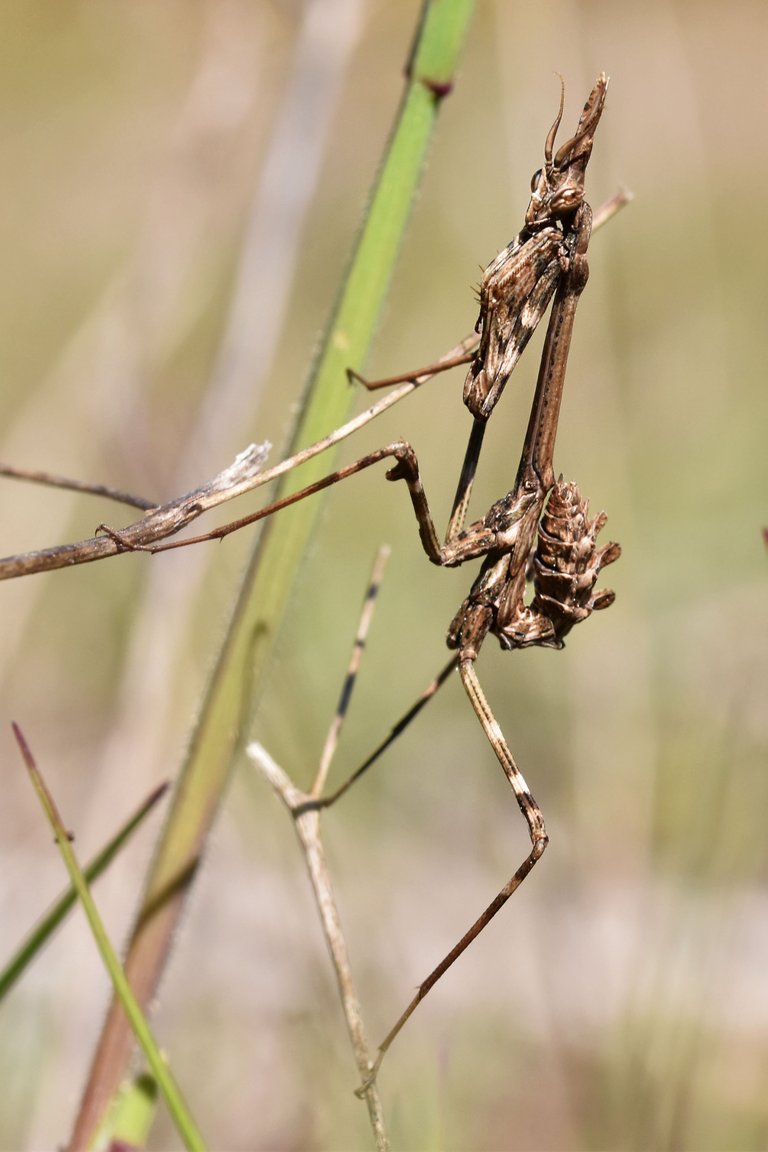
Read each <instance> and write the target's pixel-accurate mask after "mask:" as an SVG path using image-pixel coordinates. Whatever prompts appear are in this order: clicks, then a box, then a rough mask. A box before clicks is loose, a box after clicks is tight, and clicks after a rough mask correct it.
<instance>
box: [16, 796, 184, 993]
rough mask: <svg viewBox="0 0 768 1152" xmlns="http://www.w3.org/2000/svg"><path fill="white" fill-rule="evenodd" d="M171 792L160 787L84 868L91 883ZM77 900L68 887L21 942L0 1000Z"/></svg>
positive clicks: (75, 893) (73, 892) (75, 894)
mask: <svg viewBox="0 0 768 1152" xmlns="http://www.w3.org/2000/svg"><path fill="white" fill-rule="evenodd" d="M167 790H168V785H167V784H161V785H160V786H159V787H158V788H155V790H154V791H153V792H152V793H151V794H150V795H149V796H148V797H147V799H146V800H145V801H144V802H143V804H142V805H141V806H140V808H139V809H138V811H137V812H135V813H134V815H133V816H131V818H130V819H129V820H128V821H127V822H126V823H125V824H124V825H123V827H122V828H121V829H120V830H119V832H117V834H116V835H115V836H114V837H113V838H112V839H111V840H110V842H109V843H108V844H107V845H106V847H104V848H102V850H101V852H99V854H98V855H97V856H94V858H93V860H91V862H90V863H89V864H88V865H86V867H85V868H84V869H83V875H84V876H85V878H86V880H87V881H88V883H89V884H92V883H93V881H94V880H96V879H97V878H98V877H99V876H101V874H102V872H104V871H105V870H106V869H107V868H108V867H109V865H110V864H111V863H112V861H113V860H114V858H115V856H117V854H118V852H119V851H120V849H121V848H122V847H123V846H124V845H125V844H126V843H127V842H128V840H130V838H131V836H132V835H133V833H134V832H135V831H136V830H137V829H138V828H139V827H140V826H141V825H142V824H143V823H144V820H145V818H146V817H147V816H148V815H149V813H150V812H151V811H152V809H153V808H154V807H155V805H156V804H157V802H158V800H159V799H160V798H161V797H162V796H164V795H165V793H166V792H167ZM76 900H77V892H76V891H75V889H74V888H69V889H68V890H67V891H66V892H64V893H63V895H62V896H60V897H59V899H58V900H57V901H56V902H55V903H54V904H53V905H52V906H51V907H50V908H49V910H48V911H47V912H46V913H45V914H44V915H43V917H42V918H41V920H40V921H39V923H38V924H36V925H35V927H34V928H33V929H32V931H31V932H30V934H29V936H28V937H27V938H26V939H25V940H24V941H23V942H22V943H21V945H20V946H19V948H18V949H17V950H16V952H15V953H14V954H13V956H12V957H11V959H10V960H9V961H8V963H7V964H6V965H5V967H4V968H3V970H2V972H0V1001H1V1000H3V998H4V997H5V996H6V995H7V994H8V992H10V990H11V988H12V987H13V985H14V984H15V983H16V981H17V980H18V979H19V978H20V977H21V975H22V974H23V973H24V971H25V970H26V969H27V968H28V967H29V965H30V964H31V963H32V961H33V960H34V958H35V957H36V956H37V955H38V953H39V952H40V950H41V949H42V948H43V945H45V944H46V943H47V942H48V940H49V939H50V938H51V936H52V935H53V933H54V932H55V931H56V929H57V928H58V926H59V924H61V922H62V920H64V918H65V917H66V915H67V913H68V912H69V911H70V909H71V908H72V907H73V905H74V904H75V901H76Z"/></svg>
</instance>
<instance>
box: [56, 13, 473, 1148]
mask: <svg viewBox="0 0 768 1152" xmlns="http://www.w3.org/2000/svg"><path fill="white" fill-rule="evenodd" d="M473 6H474V5H473V0H430V2H428V3H426V4H425V5H424V6H423V9H422V13H421V19H420V23H419V28H418V31H417V34H416V37H415V40H414V45H413V48H412V51H411V55H410V60H409V67H408V74H407V81H406V88H405V92H404V95H403V99H402V101H401V104H400V108H399V110H398V114H397V117H396V121H395V126H394V129H393V132H392V135H391V137H390V140H389V142H388V145H387V149H386V152H385V156H384V160H383V163H382V166H381V169H380V172H379V175H378V177H377V182H376V186H375V188H374V192H373V196H372V198H371V201H370V204H369V208H368V212H367V216H366V220H365V225H364V227H363V229H362V232H361V233H360V236H359V239H358V242H357V247H356V250H355V252H354V256H353V258H352V261H351V263H350V266H349V269H348V272H347V275H346V277H345V280H344V283H343V286H342V289H341V292H340V295H339V298H338V300H337V303H336V306H335V308H334V311H333V315H332V319H331V322H330V324H329V327H328V330H327V332H326V335H325V339H324V342H323V346H322V349H321V352H320V355H319V358H318V361H317V364H316V367H315V370H314V372H313V373H312V376H311V378H310V382H309V384H308V386H307V389H306V390H305V394H304V400H303V404H302V408H301V412H300V415H299V420H298V423H297V427H296V431H295V433H294V435H293V438H292V441H291V444H290V450H291V451H294V450H295V449H296V448H297V447H299V446H301V445H306V444H310V443H312V442H313V441H315V440H318V439H320V438H321V437H322V436H323V435H325V434H326V433H327V432H329V431H330V430H331V429H333V428H335V427H336V426H337V425H338V424H340V423H342V422H343V420H344V419H345V418H346V417H347V415H348V413H349V410H350V408H351V405H352V403H353V402H354V400H355V391H354V389H351V388H350V387H349V385H348V383H347V379H346V375H345V370H346V368H347V367H348V366H353V367H356V368H361V367H362V366H363V365H364V363H365V359H366V356H367V353H368V349H369V346H370V343H371V340H372V339H373V336H374V333H375V330H376V325H377V323H378V320H379V316H380V313H381V309H382V306H383V303H384V300H385V297H386V294H387V290H388V288H389V284H390V281H391V277H392V272H393V268H394V264H395V260H396V257H397V253H398V250H399V247H400V243H401V241H402V236H403V232H404V229H405V226H406V223H407V219H408V216H409V213H410V210H411V207H412V205H413V202H414V198H415V195H416V191H417V187H418V183H419V179H420V176H421V172H422V168H423V164H424V159H425V155H426V152H427V148H428V144H429V141H430V137H431V134H432V130H433V127H434V124H435V119H436V115H437V111H438V108H439V105H440V103H441V99H442V97H444V96H445V95H446V94H447V93H448V92H449V91H450V89H451V85H452V82H453V75H454V69H455V66H456V60H457V55H458V52H459V50H460V47H461V44H462V42H463V39H464V36H465V33H466V29H467V26H468V23H469V18H470V16H471V12H472V8H473ZM332 468H333V460H332V458H331V459H329V458H326V457H319V458H317V459H316V460H313V461H311V462H310V463H309V464H308V465H307V466H306V467H305V468H303V469H302V473H301V483H302V484H303V483H311V482H312V481H313V480H314V479H316V478H318V477H320V476H322V475H324V474H325V473H326V472H328V471H330V470H331V469H332ZM288 479H289V481H290V477H289V478H288ZM287 490H288V484H286V485H285V486H284V487H283V489H282V491H283V492H285V491H287ZM319 506H320V501H319V500H318V499H312V500H308V501H305V502H303V503H302V504H299V505H297V506H296V508H295V509H294V514H293V515H291V516H288V517H285V518H283V517H276V518H275V519H274V520H273V521H269V522H267V524H266V527H265V529H264V531H263V533H262V535H261V537H260V540H259V542H258V545H257V547H256V549H255V552H254V555H253V557H252V559H251V562H250V565H249V567H248V570H247V572H246V576H245V579H244V582H243V585H242V588H241V591H240V595H239V597H238V601H237V604H236V607H235V610H234V613H233V617H232V622H231V624H230V627H229V630H228V633H227V636H226V638H225V641H224V645H223V648H222V651H221V653H220V656H219V659H218V662H217V665H216V668H215V670H214V673H213V676H212V679H211V683H210V686H209V689H208V692H207V695H206V697H205V699H204V701H203V704H202V708H201V712H200V717H199V720H198V725H197V729H196V731H195V733H194V736H193V740H192V744H191V747H190V751H189V755H188V758H187V762H186V764H185V766H184V769H183V773H182V777H181V780H180V783H179V787H178V788H177V790H176V793H175V797H174V802H173V805H172V808H171V811H170V814H169V817H168V821H167V824H166V828H165V830H164V834H163V837H162V839H161V842H160V845H159V848H158V851H157V854H156V856H155V860H154V862H153V866H152V869H151V873H150V876H149V879H148V882H147V886H146V890H145V896H144V901H143V908H142V912H141V914H140V917H139V921H138V924H137V928H136V931H135V934H134V937H133V940H132V942H131V947H130V951H129V955H128V958H127V961H126V971H127V972H128V974H129V977H130V980H131V984H132V986H133V987H134V988H135V989H136V990H137V995H138V997H139V999H140V1001H141V1002H142V1003H144V1004H146V1003H148V1002H149V1001H150V1000H151V998H152V996H153V995H154V994H155V991H156V988H157V985H158V982H159V979H160V976H161V974H162V970H163V967H164V965H165V961H166V958H167V955H168V951H169V948H170V944H171V939H172V935H173V932H174V930H175V927H176V924H177V922H178V917H179V914H180V911H181V904H182V900H183V898H184V895H185V894H186V891H187V889H188V887H189V884H190V881H191V879H192V877H193V876H194V873H195V870H196V868H197V865H198V863H199V861H200V859H201V857H202V854H203V850H204V845H205V840H206V837H207V835H208V832H209V829H210V827H211V823H212V820H213V817H214V815H215V812H216V809H217V807H218V805H219V802H220V800H221V796H222V793H223V791H224V789H225V786H226V782H227V779H228V776H229V772H230V769H231V766H232V763H233V760H234V758H235V756H236V754H237V753H238V752H239V750H240V749H241V747H242V742H243V737H244V735H245V734H246V733H247V725H248V722H249V720H250V718H251V716H252V715H253V712H254V710H255V708H256V707H257V705H258V694H259V689H260V686H261V683H262V679H263V676H264V673H265V670H266V668H267V666H268V662H269V659H270V657H271V654H272V649H273V644H274V641H275V638H276V636H277V634H278V631H279V627H280V622H281V620H282V618H283V616H284V613H285V610H286V606H287V604H288V601H289V597H290V594H291V589H292V587H293V581H294V578H295V576H296V573H297V571H298V568H299V566H300V563H301V559H302V556H303V554H304V551H305V549H306V547H307V545H308V542H309V539H310V536H311V533H312V529H313V526H314V523H315V520H316V518H317V515H318V511H319ZM130 1043H131V1042H130V1036H129V1034H128V1033H127V1032H126V1030H125V1027H124V1024H123V1023H122V1022H121V1020H120V1014H119V1012H118V1011H117V1010H116V1008H115V1006H114V1005H113V1008H112V1010H111V1011H110V1015H109V1018H108V1021H107V1024H106V1026H105V1030H104V1032H103V1033H102V1037H101V1041H100V1044H99V1048H98V1050H97V1053H96V1056H95V1058H94V1064H93V1071H92V1077H91V1081H90V1083H89V1086H88V1089H87V1090H86V1096H85V1098H84V1102H83V1108H82V1111H81V1116H80V1119H79V1121H78V1127H77V1130H76V1136H78V1137H82V1136H83V1134H85V1133H87V1132H89V1131H91V1130H92V1128H93V1126H94V1125H96V1124H97V1123H98V1119H99V1117H98V1114H97V1112H98V1108H99V1107H100V1105H98V1104H93V1105H91V1102H90V1101H91V1099H92V1098H93V1099H94V1100H96V1098H97V1097H98V1099H99V1100H103V1099H104V1098H105V1094H109V1093H111V1092H113V1091H114V1090H115V1088H116V1086H117V1084H118V1083H119V1082H120V1080H121V1078H122V1075H123V1073H124V1068H125V1064H126V1061H127V1060H128V1058H129V1055H130ZM97 1082H98V1089H97V1086H96V1085H97Z"/></svg>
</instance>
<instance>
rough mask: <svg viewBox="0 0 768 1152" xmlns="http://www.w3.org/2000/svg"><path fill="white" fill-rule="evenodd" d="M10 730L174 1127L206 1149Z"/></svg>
mask: <svg viewBox="0 0 768 1152" xmlns="http://www.w3.org/2000/svg"><path fill="white" fill-rule="evenodd" d="M13 731H14V735H15V736H16V740H17V742H18V745H19V748H20V749H21V754H22V756H23V758H24V763H25V764H26V766H27V771H28V772H29V776H30V779H31V781H32V784H33V786H34V789H35V791H36V792H37V795H38V797H39V799H40V803H41V805H42V807H43V811H44V812H45V815H46V817H47V818H48V822H49V824H50V825H51V828H52V829H53V834H54V837H55V839H56V844H57V845H58V848H59V851H60V852H61V855H62V859H63V860H64V863H65V865H66V868H67V871H68V872H69V878H70V880H71V881H72V887H73V888H74V889H75V892H76V893H77V898H78V900H79V901H80V903H81V904H82V906H83V911H84V912H85V915H86V917H87V919H88V924H89V926H90V929H91V932H92V934H93V939H94V941H95V943H96V947H97V948H98V950H99V953H100V955H101V958H102V960H103V961H104V967H105V968H106V969H107V973H108V975H109V979H110V981H111V982H112V987H113V988H114V990H115V997H116V998H117V1001H118V1003H119V1004H120V1007H121V1009H122V1011H123V1012H124V1013H125V1018H126V1020H127V1022H128V1025H129V1027H130V1029H131V1031H132V1033H133V1035H134V1036H135V1037H136V1039H137V1041H138V1042H139V1045H140V1047H141V1050H142V1052H143V1053H144V1056H145V1057H146V1060H147V1063H148V1064H149V1067H150V1068H151V1069H152V1075H153V1076H154V1079H155V1082H156V1084H157V1087H158V1089H159V1091H160V1093H161V1095H162V1097H163V1099H164V1100H165V1103H166V1105H167V1107H168V1111H169V1112H170V1114H171V1118H172V1119H173V1122H174V1124H175V1125H176V1130H177V1131H178V1133H179V1135H180V1136H181V1138H182V1140H183V1141H184V1146H185V1148H190V1149H193V1150H194V1152H203V1150H204V1149H205V1141H204V1140H203V1137H202V1135H201V1133H200V1130H199V1129H198V1127H197V1125H196V1124H195V1122H194V1120H193V1119H192V1114H191V1113H190V1111H189V1108H188V1107H187V1105H186V1103H185V1102H184V1099H183V1097H182V1095H181V1090H180V1089H179V1086H178V1084H177V1083H176V1081H175V1079H174V1077H173V1074H172V1073H171V1070H170V1068H169V1067H168V1064H167V1063H166V1061H165V1059H164V1058H163V1055H162V1053H161V1051H160V1049H159V1048H158V1046H157V1042H156V1040H155V1038H154V1036H153V1035H152V1031H151V1029H150V1027H149V1024H148V1022H147V1018H146V1016H145V1015H144V1013H143V1012H142V1010H141V1007H140V1006H139V1004H138V1001H137V1000H136V997H135V996H134V994H133V991H132V990H131V986H130V984H129V982H128V980H127V979H126V975H125V972H124V971H123V968H122V967H121V964H120V961H119V960H118V958H117V953H116V952H115V950H114V948H113V947H112V944H111V943H110V940H109V936H108V935H107V931H106V929H105V927H104V922H103V920H102V919H101V916H100V915H99V910H98V908H97V907H96V905H95V904H94V902H93V897H92V896H91V892H90V889H89V887H88V882H87V880H86V879H85V876H84V875H83V872H82V869H81V868H80V865H79V864H78V862H77V857H76V856H75V853H74V851H73V850H72V845H71V843H70V836H69V833H68V832H67V829H66V828H65V826H64V823H63V821H62V819H61V816H60V815H59V812H58V809H57V807H56V804H55V801H54V799H53V797H52V795H51V793H50V792H49V790H48V788H47V786H46V783H45V781H44V779H43V777H42V775H41V773H40V770H39V769H38V767H37V765H36V764H35V761H34V758H33V756H32V753H31V752H30V750H29V747H28V745H27V742H26V740H25V739H24V736H23V734H22V732H21V730H20V729H19V728H18V727H17V725H16V724H14V725H13Z"/></svg>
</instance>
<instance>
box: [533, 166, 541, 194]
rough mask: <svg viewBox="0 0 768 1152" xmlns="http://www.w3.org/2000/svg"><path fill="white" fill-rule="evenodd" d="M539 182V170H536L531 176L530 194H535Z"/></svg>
mask: <svg viewBox="0 0 768 1152" xmlns="http://www.w3.org/2000/svg"><path fill="white" fill-rule="evenodd" d="M539 180H541V168H537V169H536V171H535V172H534V174H533V176H531V192H535V191H536V189H537V188H538V186H539Z"/></svg>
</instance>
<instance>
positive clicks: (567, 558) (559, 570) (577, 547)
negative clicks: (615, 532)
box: [531, 477, 621, 644]
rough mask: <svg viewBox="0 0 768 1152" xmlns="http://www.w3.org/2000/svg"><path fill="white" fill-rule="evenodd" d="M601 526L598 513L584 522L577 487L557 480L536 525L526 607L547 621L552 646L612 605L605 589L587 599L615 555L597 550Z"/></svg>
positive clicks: (609, 549) (616, 550) (614, 548)
mask: <svg viewBox="0 0 768 1152" xmlns="http://www.w3.org/2000/svg"><path fill="white" fill-rule="evenodd" d="M606 520H607V517H606V515H605V513H604V512H601V513H600V514H599V515H598V516H595V517H594V518H593V519H591V520H590V518H589V503H588V501H586V500H585V499H584V498H583V497H582V495H581V492H580V491H579V488H578V485H577V484H574V483H572V482H570V481H568V482H564V481H563V479H562V477H561V478H560V479H559V480H558V482H557V483H556V484H555V486H554V488H553V489H552V492H551V494H550V497H549V500H548V501H547V506H546V508H545V510H544V514H543V516H542V518H541V522H540V523H539V538H538V543H537V546H536V553H535V555H534V560H533V588H534V597H533V602H532V603H531V609H532V611H533V612H534V613H536V614H541V615H542V616H546V617H548V618H549V620H551V622H552V626H553V629H554V633H555V636H554V639H555V641H556V642H557V643H558V644H559V643H562V640H563V638H564V637H565V636H566V635H567V634H568V633H569V632H570V630H571V628H573V626H574V624H578V623H579V621H581V620H586V618H587V616H589V615H590V613H591V612H596V611H598V610H599V609H601V608H607V607H608V606H609V605H610V604H612V603H613V601H614V599H615V594H614V592H613V591H611V589H610V588H602V589H599V590H598V591H597V592H594V594H593V589H594V587H595V583H596V581H597V578H598V576H599V575H600V570H601V569H602V568H604V567H605V566H606V564H612V563H613V562H614V560H618V558H619V556H620V555H621V548H620V547H619V545H618V544H614V543H611V544H606V545H605V546H604V547H602V548H598V547H597V544H596V541H597V535H598V533H599V531H600V529H601V528H602V527H603V525H604V524H605V522H606Z"/></svg>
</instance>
